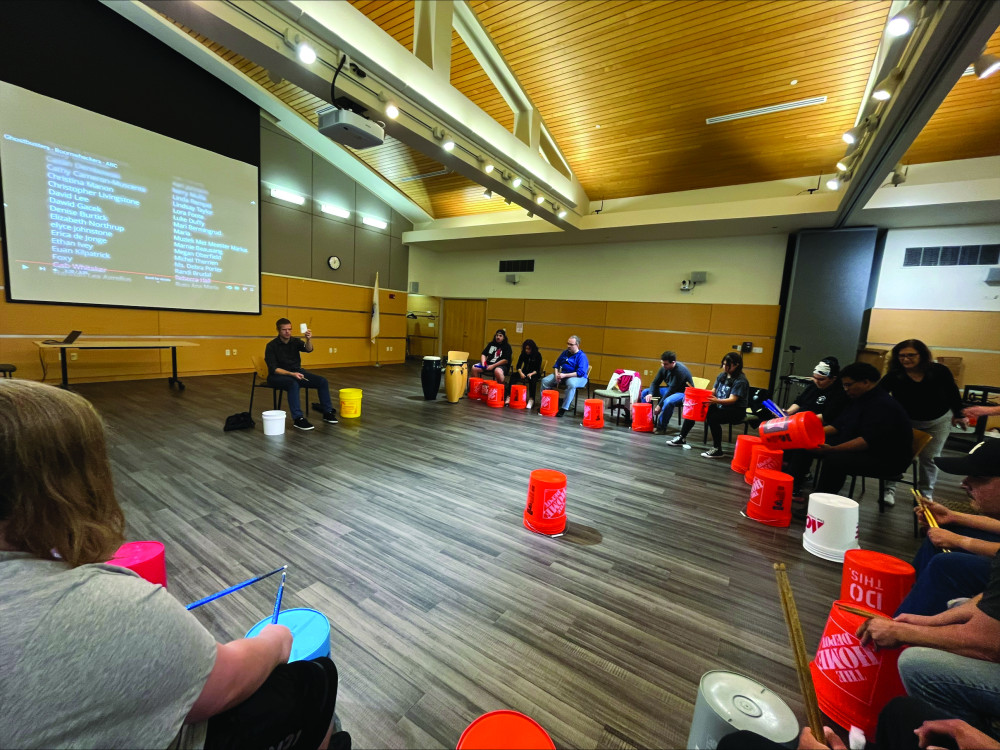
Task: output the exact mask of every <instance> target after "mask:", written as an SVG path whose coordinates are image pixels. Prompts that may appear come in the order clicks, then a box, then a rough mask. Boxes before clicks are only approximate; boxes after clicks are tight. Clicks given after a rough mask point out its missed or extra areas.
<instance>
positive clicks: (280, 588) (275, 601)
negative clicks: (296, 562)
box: [271, 571, 285, 625]
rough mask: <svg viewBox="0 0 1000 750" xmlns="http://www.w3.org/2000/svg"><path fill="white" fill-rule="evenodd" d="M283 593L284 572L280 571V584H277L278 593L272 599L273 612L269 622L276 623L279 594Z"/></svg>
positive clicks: (279, 601) (278, 609)
mask: <svg viewBox="0 0 1000 750" xmlns="http://www.w3.org/2000/svg"><path fill="white" fill-rule="evenodd" d="M284 593H285V573H284V571H282V573H281V585H279V586H278V595H277V596H276V597H275V599H274V614H273V615H271V624H272V625H277V624H278V613H279V612H281V595H282V594H284Z"/></svg>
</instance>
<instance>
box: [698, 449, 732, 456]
mask: <svg viewBox="0 0 1000 750" xmlns="http://www.w3.org/2000/svg"><path fill="white" fill-rule="evenodd" d="M701 455H703V456H704V457H705V458H722V457H723V456H725V455H726V454H725V453H723V452H722V448H709V449H708V450H707V451H705V452H704V453H702V454H701Z"/></svg>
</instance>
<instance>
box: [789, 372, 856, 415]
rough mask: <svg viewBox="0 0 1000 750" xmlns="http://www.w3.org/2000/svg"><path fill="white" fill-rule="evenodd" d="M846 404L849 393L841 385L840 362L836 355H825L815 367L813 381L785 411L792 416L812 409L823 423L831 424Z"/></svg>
mask: <svg viewBox="0 0 1000 750" xmlns="http://www.w3.org/2000/svg"><path fill="white" fill-rule="evenodd" d="M846 405H847V394H845V393H844V389H843V388H841V387H840V362H839V361H838V360H837V358H836V357H823V359H821V360H820V361H819V362H817V363H816V366H815V367H814V368H813V374H812V382H811V383H810V384H809V385H807V386H806V388H805V390H803V391H802V393H800V394H799V397H798V398H797V399H795V401H793V402H792V405H791V406H789V407H788V408H787V409H785V413H786V414H788V415H789V416H791V415H792V414H795V413H797V412H800V411H811V412H813V413H814V414H816V415H818V416H819V418H820V419H821V420H823V424H830V423H831V422H833V421H834V420H835V419H836V418H837V416H838V415H839V414H840V412H841V411H843V409H844V406H846Z"/></svg>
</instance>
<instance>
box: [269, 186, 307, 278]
mask: <svg viewBox="0 0 1000 750" xmlns="http://www.w3.org/2000/svg"><path fill="white" fill-rule="evenodd" d="M260 226H261V230H260V264H261V270H262V271H264V272H265V273H280V274H283V275H285V276H301V277H303V278H306V279H308V278H310V276H311V274H312V251H311V249H310V248H311V246H312V218H311V217H310V216H309V214H306V213H303V212H302V211H296V210H294V209H291V208H287V207H285V206H279V205H277V204H275V203H264V204H262V205H261V207H260Z"/></svg>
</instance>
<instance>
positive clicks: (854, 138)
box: [843, 122, 865, 145]
mask: <svg viewBox="0 0 1000 750" xmlns="http://www.w3.org/2000/svg"><path fill="white" fill-rule="evenodd" d="M864 132H865V124H864V123H863V122H862V123H861V124H860V125H855V126H854V127H853V128H851V129H850V130H848V131H847V132H846V133H844V135H843V138H844V143H849V144H852V145H853V144H855V143H857V142H858V139H860V138H861V136H862V134H863V133H864Z"/></svg>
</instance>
